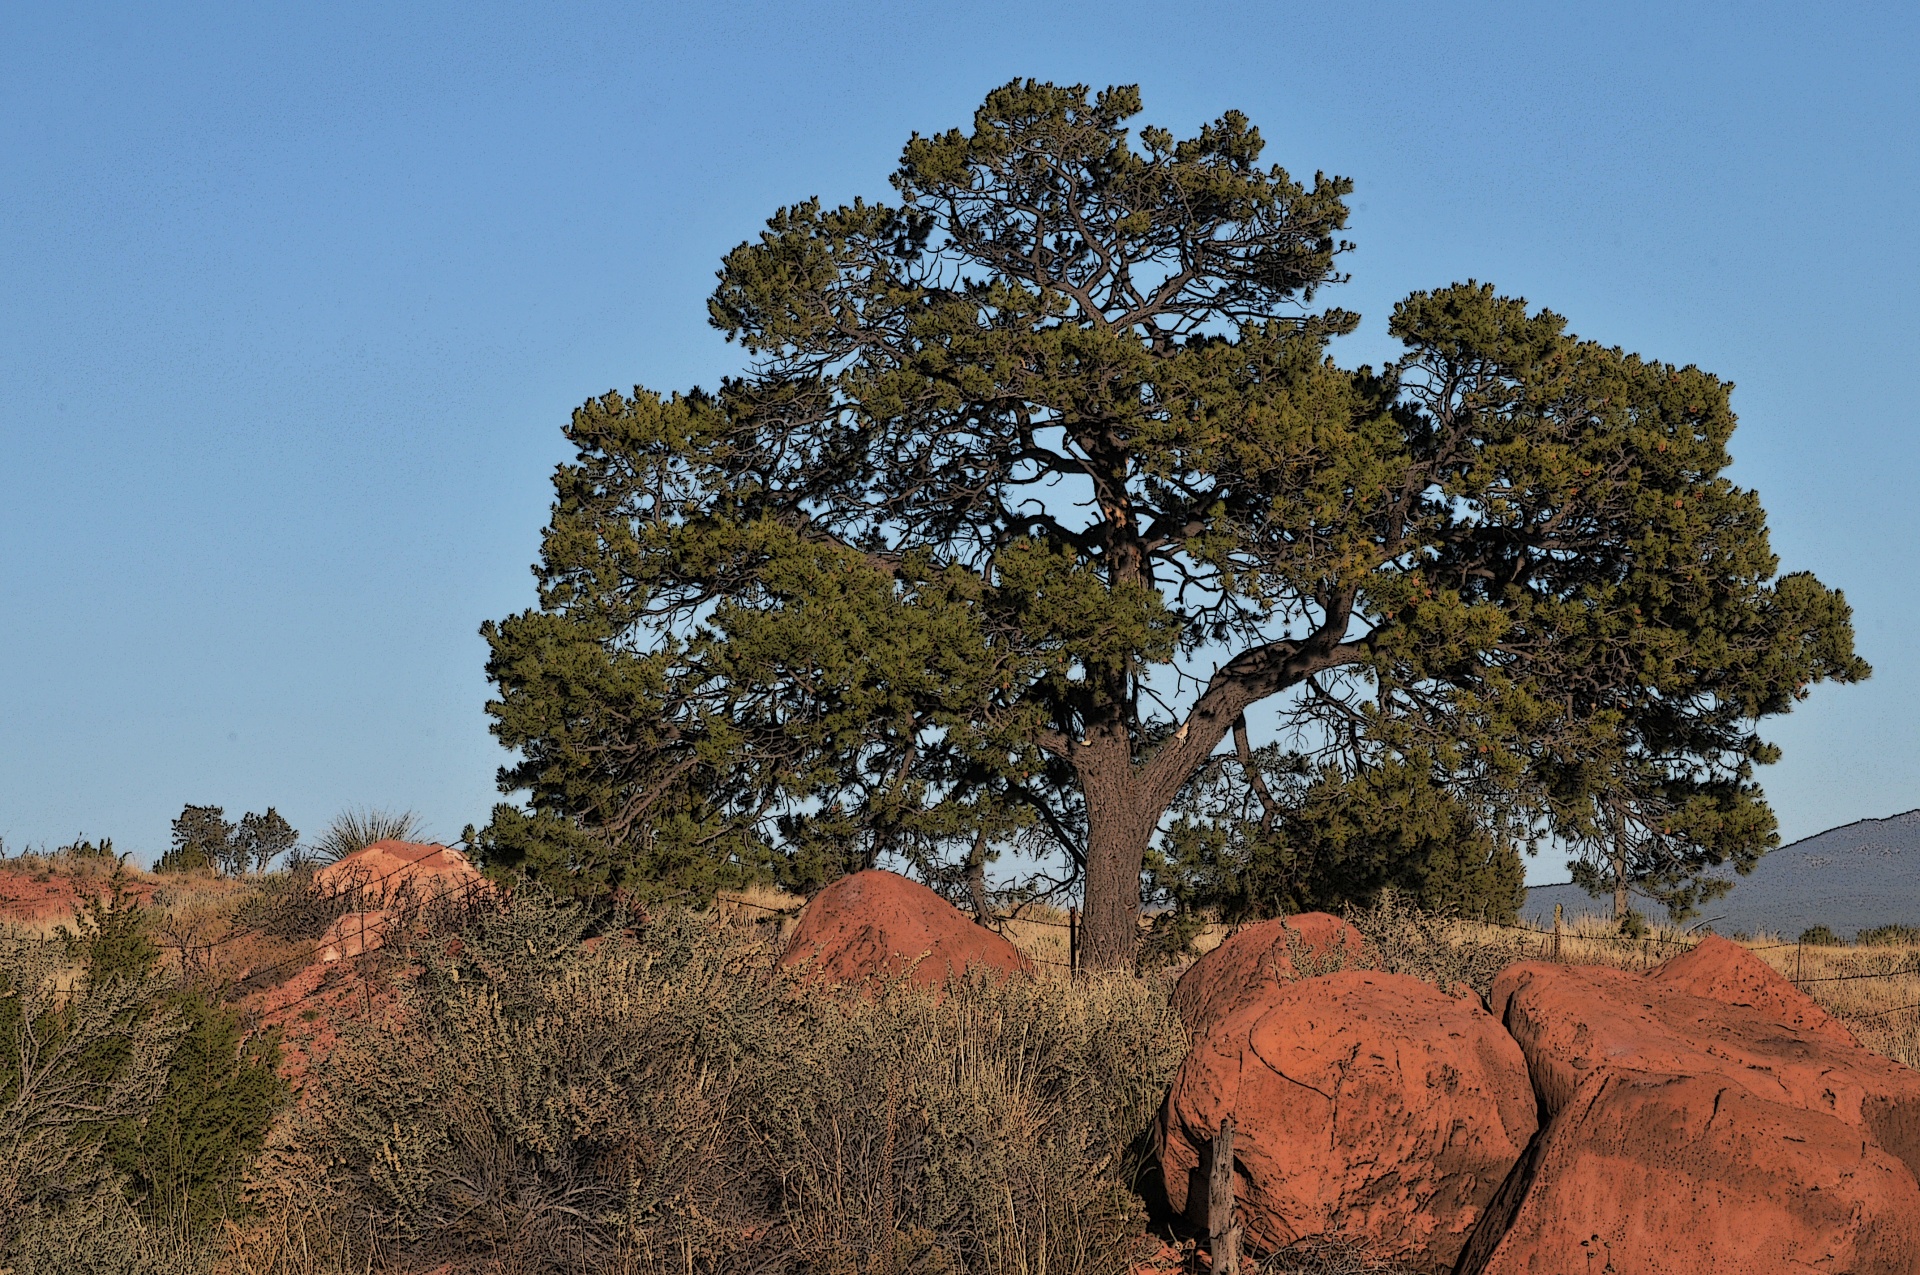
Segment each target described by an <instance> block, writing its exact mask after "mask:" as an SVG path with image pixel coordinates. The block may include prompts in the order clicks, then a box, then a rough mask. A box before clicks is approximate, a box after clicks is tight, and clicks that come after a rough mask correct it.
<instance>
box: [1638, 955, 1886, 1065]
mask: <svg viewBox="0 0 1920 1275" xmlns="http://www.w3.org/2000/svg"><path fill="white" fill-rule="evenodd" d="M1651 976H1652V978H1653V980H1654V982H1656V983H1660V984H1662V985H1664V986H1667V987H1671V988H1673V989H1675V990H1676V991H1682V992H1691V993H1693V994H1694V995H1695V996H1704V997H1706V998H1707V999H1708V1000H1716V1001H1725V1002H1726V1003H1727V1004H1729V1005H1740V1006H1744V1007H1745V1008H1747V1009H1751V1010H1754V1011H1756V1012H1758V1013H1762V1014H1765V1015H1766V1016H1767V1017H1769V1018H1771V1019H1774V1020H1775V1021H1776V1022H1781V1023H1785V1024H1786V1025H1787V1026H1789V1027H1796V1028H1798V1029H1800V1030H1801V1031H1804V1032H1810V1033H1811V1034H1813V1035H1815V1036H1825V1037H1826V1038H1827V1039H1829V1040H1835V1041H1838V1042H1840V1043H1841V1044H1843V1045H1857V1044H1859V1043H1860V1042H1859V1041H1857V1040H1855V1039H1854V1038H1853V1033H1852V1032H1850V1031H1848V1030H1847V1029H1846V1028H1845V1027H1843V1026H1841V1025H1840V1023H1839V1021H1838V1020H1837V1019H1835V1018H1834V1017H1833V1015H1831V1014H1829V1013H1827V1011H1826V1010H1824V1009H1822V1008H1820V1005H1819V1003H1818V1002H1817V1001H1815V1000H1814V999H1813V997H1811V996H1809V995H1807V994H1806V993H1805V992H1803V991H1801V990H1800V989H1799V988H1797V987H1795V986H1794V985H1793V984H1792V983H1790V982H1788V981H1787V979H1786V977H1785V976H1783V975H1782V974H1781V973H1780V972H1779V971H1778V970H1776V969H1774V968H1773V966H1771V965H1769V964H1767V963H1766V962H1765V961H1763V960H1761V959H1760V958H1759V957H1757V956H1755V955H1754V954H1753V953H1752V952H1749V951H1748V950H1747V949H1746V948H1744V947H1741V946H1740V945H1739V944H1738V943H1731V942H1728V941H1727V940H1726V939H1723V938H1721V937H1720V936H1719V935H1717V934H1710V935H1708V936H1707V937H1706V938H1705V939H1703V940H1701V942H1700V945H1699V946H1698V947H1695V948H1692V949H1691V950H1689V951H1686V952H1682V953H1681V954H1680V955H1678V956H1675V957H1671V958H1669V959H1668V960H1665V961H1663V962H1661V963H1660V964H1659V965H1656V966H1654V968H1653V970H1652V975H1651Z"/></svg>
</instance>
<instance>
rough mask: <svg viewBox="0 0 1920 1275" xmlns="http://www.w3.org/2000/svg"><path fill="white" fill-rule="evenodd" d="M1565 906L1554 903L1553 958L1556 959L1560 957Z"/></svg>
mask: <svg viewBox="0 0 1920 1275" xmlns="http://www.w3.org/2000/svg"><path fill="white" fill-rule="evenodd" d="M1563 907H1564V905H1563V904H1559V903H1556V904H1554V905H1553V959H1554V960H1556V961H1557V960H1559V959H1560V929H1561V912H1562V908H1563Z"/></svg>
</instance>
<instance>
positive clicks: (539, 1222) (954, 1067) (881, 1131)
mask: <svg viewBox="0 0 1920 1275" xmlns="http://www.w3.org/2000/svg"><path fill="white" fill-rule="evenodd" d="M584 924H585V922H584V916H583V911H582V910H580V909H575V908H563V907H555V906H552V905H551V904H547V903H542V902H538V901H535V900H533V899H531V898H530V897H529V896H528V894H526V893H522V894H521V895H518V896H516V897H515V899H514V900H513V901H512V903H511V904H510V905H509V906H508V907H507V908H506V910H505V911H504V912H501V913H498V914H491V915H486V916H483V917H481V918H479V919H477V920H476V921H475V922H474V923H472V924H471V925H470V926H469V927H468V928H467V929H465V930H464V931H463V932H462V933H461V935H460V943H459V944H458V945H457V948H455V947H454V946H453V945H451V944H429V945H427V947H426V950H427V951H429V952H445V951H447V950H450V949H451V950H455V951H457V955H454V956H434V957H430V958H429V959H428V962H427V966H426V968H425V969H424V970H423V972H422V974H421V975H420V979H419V982H418V984H417V986H416V988H415V990H414V991H413V993H412V994H411V997H410V1000H409V1003H408V1012H407V1013H406V1014H405V1015H404V1016H403V1018H402V1019H401V1021H400V1023H399V1025H398V1026H397V1027H395V1028H382V1029H377V1030H376V1029H373V1028H368V1029H364V1030H354V1031H351V1032H349V1033H348V1034H347V1036H346V1037H345V1038H344V1039H343V1041H342V1044H341V1046H340V1048H339V1050H338V1051H337V1052H336V1053H335V1054H334V1056H333V1058H332V1060H331V1061H330V1062H329V1063H328V1064H326V1066H325V1067H324V1068H323V1069H322V1070H321V1071H320V1072H319V1073H318V1074H317V1075H316V1077H315V1079H314V1081H313V1086H314V1087H313V1089H312V1090H311V1093H310V1097H311V1102H310V1103H309V1104H306V1105H305V1106H304V1110H303V1114H302V1115H301V1116H300V1117H299V1118H298V1120H297V1122H296V1124H295V1125H294V1126H293V1128H292V1130H291V1132H290V1135H289V1138H288V1140H287V1142H286V1143H285V1145H283V1146H282V1147H281V1148H280V1149H279V1153H278V1154H279V1155H280V1156H281V1157H282V1162H283V1163H284V1164H286V1165H287V1166H289V1169H288V1171H289V1172H290V1173H292V1174H293V1175H294V1177H295V1179H296V1185H297V1187H298V1189H299V1191H300V1192H301V1202H302V1203H303V1204H308V1205H311V1206H312V1207H316V1208H323V1209H326V1210H328V1213H327V1216H328V1218H329V1222H328V1226H329V1228H330V1229H332V1230H333V1231H334V1233H335V1234H338V1235H344V1236H349V1237H353V1238H352V1242H353V1243H354V1244H357V1245H359V1246H361V1248H362V1249H363V1250H364V1251H377V1252H378V1253H380V1254H381V1256H382V1257H383V1259H384V1260H386V1261H387V1262H389V1263H396V1264H406V1265H408V1267H409V1269H414V1268H424V1267H426V1266H428V1265H432V1264H436V1263H439V1262H451V1263H453V1265H454V1266H455V1268H457V1269H463V1270H464V1269H469V1268H470V1267H478V1266H480V1265H481V1264H482V1263H485V1264H486V1266H485V1268H486V1269H498V1270H526V1271H536V1270H627V1271H648V1270H657V1271H661V1272H674V1273H676V1275H677V1273H679V1272H684V1271H685V1270H687V1269H688V1268H689V1266H691V1267H692V1268H693V1269H695V1270H697V1271H719V1270H747V1269H755V1270H764V1271H767V1272H792V1273H793V1275H800V1272H818V1271H847V1272H849V1273H850V1275H853V1273H862V1275H864V1273H865V1272H870V1271H876V1270H898V1269H912V1270H926V1271H935V1270H952V1271H962V1270H965V1271H987V1272H1009V1273H1011V1272H1014V1271H1022V1270H1026V1271H1038V1270H1062V1271H1066V1270H1120V1269H1125V1267H1126V1264H1127V1263H1126V1258H1127V1257H1128V1255H1129V1252H1130V1250H1131V1249H1132V1248H1133V1247H1134V1246H1136V1245H1137V1244H1138V1241H1139V1235H1140V1231H1141V1228H1142V1226H1143V1224H1144V1218H1143V1217H1142V1216H1141V1214H1140V1210H1139V1206H1138V1204H1137V1203H1136V1202H1135V1201H1134V1200H1133V1198H1132V1197H1131V1195H1130V1193H1129V1191H1128V1189H1127V1183H1128V1175H1129V1174H1130V1173H1131V1171H1132V1169H1133V1167H1135V1164H1134V1160H1133V1159H1132V1158H1131V1157H1132V1156H1133V1155H1134V1154H1135V1153H1134V1152H1130V1150H1129V1148H1130V1147H1131V1146H1132V1144H1133V1143H1134V1140H1135V1138H1136V1135H1138V1134H1139V1133H1140V1132H1141V1131H1142V1130H1144V1129H1145V1128H1146V1126H1147V1124H1148V1122H1149V1121H1150V1120H1151V1119H1152V1116H1153V1113H1154V1111H1155V1109H1156V1107H1157V1105H1158V1103H1159V1101H1160V1099H1161V1097H1162V1095H1163V1093H1164V1089H1165V1086H1166V1083H1167V1081H1168V1079H1169V1077H1170V1076H1171V1074H1172V1072H1173V1069H1174V1068H1175V1066H1176V1065H1177V1064H1178V1062H1179V1059H1180V1056H1181V1054H1182V1052H1183V1050H1184V1047H1185V1039H1184V1035H1183V1033H1182V1032H1181V1030H1180V1027H1179V1024H1178V1022H1177V1020H1176V1019H1175V1018H1174V1017H1173V1016H1172V1014H1171V1013H1170V1012H1169V1010H1168V1007H1167V1003H1166V1002H1167V992H1168V990H1169V989H1168V986H1167V984H1166V982H1165V980H1158V981H1155V982H1152V983H1143V982H1141V981H1138V980H1135V979H1133V978H1131V977H1122V978H1117V979H1091V980H1083V981H1081V982H1078V983H1069V982H1066V981H1059V982H1039V981H1030V980H1024V979H1016V980H1005V981H1001V982H994V981H991V980H988V979H985V978H982V979H979V980H976V981H971V982H967V983H964V984H961V985H957V986H955V987H954V988H953V989H952V990H951V991H950V993H949V994H948V995H947V996H945V997H944V998H942V997H937V996H935V995H933V994H931V993H929V992H926V991H922V990H917V989H914V988H912V987H910V986H908V985H906V984H905V983H904V982H903V983H900V984H896V985H893V986H890V987H888V988H887V989H885V990H884V991H882V992H881V993H880V994H879V995H877V996H873V997H868V996H863V995H860V994H858V993H852V994H843V993H841V992H837V991H834V990H831V989H826V988H820V987H812V988H809V987H802V986H798V985H796V984H795V983H794V982H793V981H792V980H791V977H790V975H788V974H787V973H785V972H783V971H780V970H779V969H778V968H777V966H776V965H775V963H774V960H773V958H774V956H775V952H774V951H772V950H770V949H769V948H768V947H766V946H765V945H764V944H765V940H763V939H761V938H759V937H758V936H756V935H755V934H753V933H751V932H750V930H749V929H748V928H733V927H726V926H721V925H716V924H715V923H713V922H711V921H709V920H705V919H702V918H699V917H696V916H693V915H690V914H688V913H686V912H684V911H682V910H678V909H671V908H669V909H658V910H656V911H655V914H654V918H653V919H652V920H651V921H648V922H645V923H642V924H641V925H639V926H638V927H637V928H636V929H635V930H633V931H632V932H630V933H628V934H624V935H622V934H615V935H609V936H608V937H607V938H606V939H605V940H604V941H602V942H600V943H598V944H597V945H595V946H594V947H593V948H591V949H583V948H582V947H581V945H580V943H579V936H580V934H581V932H582V929H583V927H584ZM903 1254H905V1255H906V1256H910V1257H913V1258H914V1259H916V1261H917V1262H918V1263H919V1264H916V1265H911V1266H909V1267H897V1266H893V1265H889V1264H888V1263H889V1262H892V1261H898V1260H904V1259H903V1257H902V1255H903ZM362 1256H364V1252H363V1254H362ZM347 1265H348V1266H349V1267H351V1268H353V1269H358V1266H357V1265H355V1264H354V1263H353V1262H352V1261H349V1262H348V1263H347Z"/></svg>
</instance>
